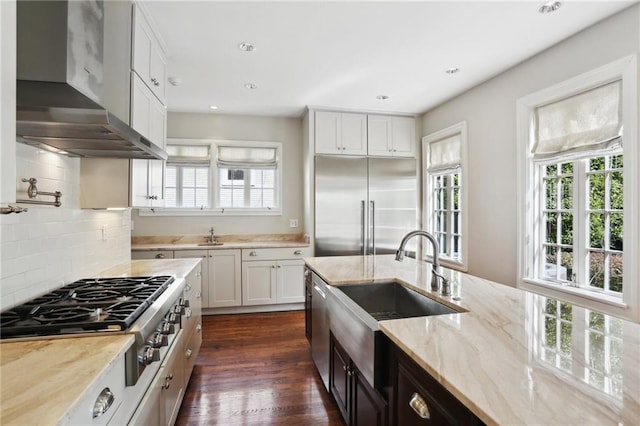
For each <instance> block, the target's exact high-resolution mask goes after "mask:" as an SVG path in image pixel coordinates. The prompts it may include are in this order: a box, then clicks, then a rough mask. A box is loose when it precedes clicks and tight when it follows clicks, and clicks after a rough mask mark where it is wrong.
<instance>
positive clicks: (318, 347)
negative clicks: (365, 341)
mask: <svg viewBox="0 0 640 426" xmlns="http://www.w3.org/2000/svg"><path fill="white" fill-rule="evenodd" d="M329 355H330V354H329V309H328V307H327V284H326V283H325V282H324V281H323V280H322V278H320V277H318V276H317V275H316V274H315V273H314V274H313V293H312V296H311V356H312V357H313V362H314V363H315V364H316V368H317V369H318V373H320V377H321V378H322V382H323V383H324V387H325V388H326V389H327V391H329Z"/></svg>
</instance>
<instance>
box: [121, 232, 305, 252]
mask: <svg viewBox="0 0 640 426" xmlns="http://www.w3.org/2000/svg"><path fill="white" fill-rule="evenodd" d="M216 239H217V240H218V241H219V242H221V243H222V245H205V246H202V245H199V244H202V243H205V242H206V236H204V235H173V236H172V235H166V236H134V237H132V238H131V251H145V250H152V251H153V250H232V249H260V248H289V247H309V241H308V239H306V238H305V237H304V236H302V235H299V234H264V235H219V236H216Z"/></svg>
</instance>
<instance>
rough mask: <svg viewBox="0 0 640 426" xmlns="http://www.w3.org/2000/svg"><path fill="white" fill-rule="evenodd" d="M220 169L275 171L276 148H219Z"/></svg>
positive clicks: (276, 161)
mask: <svg viewBox="0 0 640 426" xmlns="http://www.w3.org/2000/svg"><path fill="white" fill-rule="evenodd" d="M217 163H218V167H226V168H235V169H275V168H276V167H277V165H278V156H277V150H276V148H271V147H248V146H224V145H219V146H218V161H217Z"/></svg>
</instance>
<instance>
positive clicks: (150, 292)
mask: <svg viewBox="0 0 640 426" xmlns="http://www.w3.org/2000/svg"><path fill="white" fill-rule="evenodd" d="M173 281H174V278H173V277H172V276H152V277H126V278H122V277H116V278H89V279H82V280H79V281H75V282H73V283H71V284H67V285H65V286H64V287H61V288H60V289H58V290H55V291H52V292H51V293H47V294H45V295H42V296H40V297H37V298H35V299H33V300H30V301H29V302H26V303H24V304H22V305H19V306H16V307H13V308H11V309H10V310H8V311H5V312H2V313H0V338H2V339H5V338H13V337H29V336H52V335H63V334H77V333H87V332H97V331H125V330H127V329H128V328H129V327H131V325H132V324H133V323H134V322H135V320H136V319H137V318H139V317H140V315H142V313H143V312H144V311H145V310H146V309H147V308H148V307H149V306H151V304H152V303H153V301H154V300H156V299H157V298H158V297H159V296H160V295H161V294H162V292H164V290H165V289H166V288H167V286H169V284H171V283H172V282H173Z"/></svg>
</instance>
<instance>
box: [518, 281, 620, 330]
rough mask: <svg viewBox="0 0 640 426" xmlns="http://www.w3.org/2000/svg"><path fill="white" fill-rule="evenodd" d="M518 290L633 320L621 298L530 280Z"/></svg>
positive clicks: (521, 284)
mask: <svg viewBox="0 0 640 426" xmlns="http://www.w3.org/2000/svg"><path fill="white" fill-rule="evenodd" d="M518 288H520V289H522V290H527V291H530V292H532V293H537V294H541V295H543V296H547V297H552V298H555V299H561V300H565V301H567V302H570V303H575V304H576V305H580V306H583V307H585V308H587V309H594V310H598V311H601V312H604V313H607V314H611V315H614V316H617V317H622V318H625V319H630V320H632V318H631V315H632V314H631V312H630V307H629V305H628V304H627V303H624V302H623V301H622V298H619V297H615V296H609V295H606V294H597V293H594V292H592V291H588V290H584V289H581V288H578V287H571V286H562V285H558V284H552V283H550V282H546V281H542V280H535V279H530V278H524V279H522V280H521V282H520V283H519V284H518Z"/></svg>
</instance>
